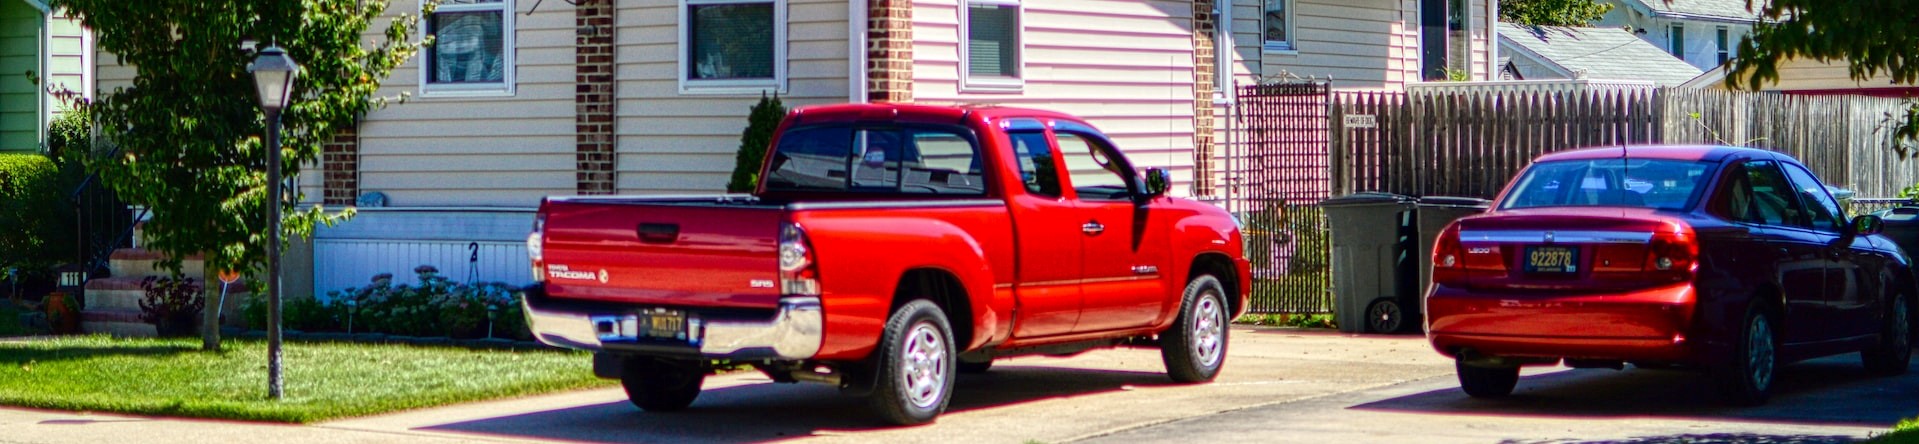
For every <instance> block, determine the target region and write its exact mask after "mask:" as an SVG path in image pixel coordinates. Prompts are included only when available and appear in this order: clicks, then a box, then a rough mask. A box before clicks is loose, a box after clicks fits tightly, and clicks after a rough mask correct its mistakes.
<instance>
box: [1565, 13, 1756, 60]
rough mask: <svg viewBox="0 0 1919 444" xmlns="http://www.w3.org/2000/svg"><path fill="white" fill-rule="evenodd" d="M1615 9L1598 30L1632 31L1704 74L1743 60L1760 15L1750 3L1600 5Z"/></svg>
mask: <svg viewBox="0 0 1919 444" xmlns="http://www.w3.org/2000/svg"><path fill="white" fill-rule="evenodd" d="M1600 1H1602V2H1604V3H1609V4H1611V5H1613V8H1612V11H1610V12H1607V13H1606V16H1605V17H1604V18H1601V19H1600V20H1599V21H1598V22H1596V23H1594V24H1593V26H1597V27H1602V28H1621V29H1629V30H1631V31H1632V32H1633V33H1634V34H1638V35H1639V37H1640V38H1642V39H1645V40H1646V41H1647V42H1652V44H1653V45H1655V46H1658V47H1659V48H1662V49H1665V50H1666V52H1667V53H1668V54H1672V55H1673V56H1674V57H1678V58H1680V59H1682V60H1685V61H1686V63H1689V64H1692V66H1695V67H1698V68H1699V69H1700V70H1710V69H1713V68H1715V67H1718V66H1719V64H1721V63H1724V62H1725V61H1726V60H1730V59H1732V58H1733V57H1738V56H1739V52H1738V47H1739V42H1740V41H1741V40H1742V39H1744V38H1745V37H1746V35H1747V34H1751V33H1752V26H1753V24H1755V23H1758V20H1759V13H1758V12H1757V11H1756V10H1748V9H1746V2H1747V0H1600Z"/></svg>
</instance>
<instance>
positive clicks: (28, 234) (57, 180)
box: [0, 154, 77, 275]
mask: <svg viewBox="0 0 1919 444" xmlns="http://www.w3.org/2000/svg"><path fill="white" fill-rule="evenodd" d="M63 165H64V163H62V162H55V161H54V160H53V159H49V158H47V156H43V155H39V154H0V268H19V269H21V270H22V271H23V272H24V273H25V274H30V275H44V274H47V273H50V271H51V270H52V269H53V266H54V265H55V264H56V263H58V262H59V261H61V260H62V259H69V260H70V259H71V257H69V256H67V255H66V254H64V253H70V252H72V248H71V246H72V245H74V242H75V240H74V237H73V223H72V214H71V212H69V211H63V210H64V209H67V208H70V206H69V205H68V204H67V202H66V193H65V190H66V189H67V187H66V186H67V185H69V184H71V183H73V181H72V180H68V176H71V175H72V174H68V173H67V172H65V171H63V169H62V166H63ZM74 169H76V170H77V168H74Z"/></svg>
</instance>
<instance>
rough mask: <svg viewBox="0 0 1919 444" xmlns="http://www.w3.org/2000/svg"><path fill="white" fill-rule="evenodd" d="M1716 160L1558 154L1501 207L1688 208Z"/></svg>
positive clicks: (1531, 172)
mask: <svg viewBox="0 0 1919 444" xmlns="http://www.w3.org/2000/svg"><path fill="white" fill-rule="evenodd" d="M1712 165H1713V164H1712V163H1710V162H1706V161H1698V160H1673V159H1595V160H1559V161H1551V162H1540V163H1536V164H1533V166H1532V167H1531V168H1527V169H1526V171H1525V172H1524V173H1521V174H1520V176H1519V180H1518V181H1516V182H1514V185H1513V188H1512V190H1511V191H1509V192H1508V193H1507V196H1506V200H1505V201H1503V202H1500V203H1499V208H1501V209H1511V208H1535V207H1578V206H1594V207H1599V206H1604V207H1638V208H1654V209H1660V210H1683V209H1686V208H1689V207H1691V206H1692V205H1693V203H1694V202H1696V201H1698V195H1699V191H1700V190H1701V189H1704V188H1706V186H1705V183H1704V182H1706V180H1707V178H1708V177H1711V176H1709V175H1707V173H1708V172H1710V170H1711V169H1712Z"/></svg>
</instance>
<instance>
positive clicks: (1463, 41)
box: [1446, 0, 1473, 81]
mask: <svg viewBox="0 0 1919 444" xmlns="http://www.w3.org/2000/svg"><path fill="white" fill-rule="evenodd" d="M1472 17H1473V15H1472V10H1471V9H1468V8H1467V5H1466V0H1447V2H1446V34H1447V37H1446V43H1447V45H1446V51H1447V52H1446V65H1447V66H1446V67H1447V68H1449V69H1451V70H1452V72H1448V73H1446V77H1447V78H1448V79H1449V80H1456V81H1464V80H1472V78H1471V77H1472V72H1473V66H1472V63H1473V38H1472V31H1473V23H1472ZM1459 74H1465V75H1466V77H1467V78H1464V79H1461V78H1456V77H1457V76H1458V75H1459Z"/></svg>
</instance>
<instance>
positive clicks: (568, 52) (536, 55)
mask: <svg viewBox="0 0 1919 444" xmlns="http://www.w3.org/2000/svg"><path fill="white" fill-rule="evenodd" d="M512 2H513V8H514V14H513V26H514V33H515V34H514V45H513V46H514V48H513V51H514V66H512V67H511V68H512V69H513V70H514V75H513V76H512V77H513V79H514V80H515V85H514V88H513V94H512V95H509V96H497V97H444V96H437V97H436V96H432V95H428V94H423V92H422V91H421V89H420V72H419V69H420V65H421V62H422V57H418V56H416V57H414V58H413V59H412V60H411V61H409V62H407V63H406V64H405V65H402V66H400V67H399V68H397V69H395V70H394V71H393V74H392V75H391V76H390V77H388V78H387V80H386V82H385V84H383V85H382V86H381V90H380V94H382V95H386V96H397V95H399V94H403V93H404V94H410V95H412V98H410V99H408V100H407V101H406V102H404V103H393V104H389V105H388V106H387V107H386V108H384V109H380V110H376V111H373V112H371V113H368V114H367V116H366V117H365V119H364V120H363V121H362V122H361V124H360V191H361V192H362V193H366V192H374V191H378V192H382V193H385V194H386V195H387V198H388V204H389V205H393V206H407V207H413V206H506V207H531V206H534V205H537V204H539V202H540V198H541V197H544V196H547V195H552V194H573V193H574V188H575V186H574V180H575V178H574V150H575V149H574V105H573V94H574V70H573V58H574V50H573V45H574V40H573V39H574V33H575V31H574V17H573V6H572V5H570V4H568V3H566V2H544V3H539V2H535V1H531V0H512ZM535 3H539V5H538V6H539V8H538V10H537V11H535V10H534V8H533V7H534V6H535ZM419 7H420V5H419V2H418V1H416V0H396V1H394V2H393V3H392V4H390V5H389V6H388V7H387V8H388V9H387V13H388V15H389V16H397V15H398V14H400V13H406V14H417V12H416V11H418V10H419ZM529 11H533V12H532V14H531V15H529V14H528V12H529ZM384 29H385V24H384V23H382V24H376V25H375V26H373V27H372V28H371V29H369V30H368V31H369V38H373V37H377V33H378V32H380V31H383V30H384ZM314 171H315V173H314V174H309V175H306V177H303V178H302V179H303V180H302V182H303V183H302V185H303V188H302V189H303V190H304V191H305V192H306V193H307V198H308V200H309V201H317V200H318V199H319V197H320V189H319V186H320V182H319V178H320V176H321V174H319V173H318V171H317V169H316V170H314Z"/></svg>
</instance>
